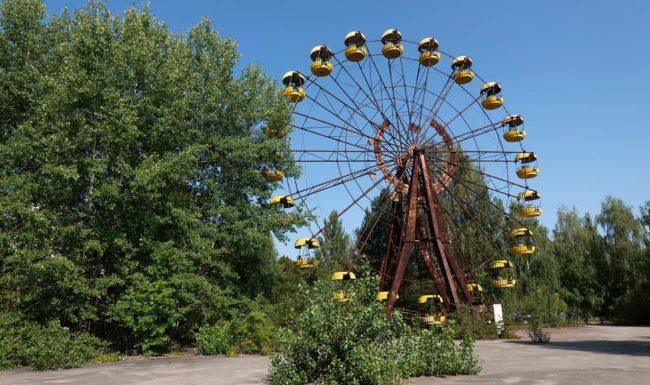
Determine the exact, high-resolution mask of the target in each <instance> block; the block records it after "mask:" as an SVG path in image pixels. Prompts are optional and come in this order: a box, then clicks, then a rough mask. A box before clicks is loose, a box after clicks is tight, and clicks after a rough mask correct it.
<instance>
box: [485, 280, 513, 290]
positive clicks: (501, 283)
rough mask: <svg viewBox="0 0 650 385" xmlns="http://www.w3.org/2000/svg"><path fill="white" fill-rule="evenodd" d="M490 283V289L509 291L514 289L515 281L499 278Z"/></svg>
mask: <svg viewBox="0 0 650 385" xmlns="http://www.w3.org/2000/svg"><path fill="white" fill-rule="evenodd" d="M490 283H491V284H492V287H494V288H496V289H509V288H513V287H515V285H516V284H517V280H516V279H505V278H501V279H493V280H492V281H491V282H490Z"/></svg>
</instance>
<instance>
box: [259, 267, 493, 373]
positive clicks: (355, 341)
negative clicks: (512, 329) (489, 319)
mask: <svg viewBox="0 0 650 385" xmlns="http://www.w3.org/2000/svg"><path fill="white" fill-rule="evenodd" d="M377 285H378V282H377V279H376V277H364V278H360V279H357V280H356V281H351V282H350V283H349V284H348V285H347V290H348V296H349V299H350V300H349V301H347V302H343V303H340V302H338V301H336V300H335V299H334V298H332V291H331V287H330V285H328V284H325V283H323V282H319V283H318V284H317V285H316V287H315V289H312V290H309V291H308V292H306V293H305V295H306V296H307V297H308V298H309V304H308V306H307V308H306V309H305V310H304V311H303V312H302V313H301V314H300V315H299V316H298V317H297V318H296V320H295V322H294V323H293V324H292V325H291V327H290V328H287V329H283V330H282V331H281V333H280V336H279V339H278V350H279V354H278V355H277V356H275V357H273V358H272V359H271V372H270V377H271V380H272V382H273V383H274V384H280V385H300V384H305V383H315V384H341V385H343V384H346V385H347V384H358V385H395V384H399V383H401V379H402V378H406V377H411V376H421V375H447V374H461V373H462V374H469V373H476V372H477V371H479V370H480V365H479V364H478V361H477V358H476V357H475V356H474V353H473V351H472V346H473V342H472V341H471V339H468V340H466V341H465V342H464V343H463V344H461V345H460V346H457V345H456V343H455V342H454V337H455V332H454V330H453V327H452V326H450V327H446V326H445V327H443V328H441V329H440V330H422V331H419V329H417V330H415V329H412V328H411V326H410V325H409V324H407V323H406V322H405V321H404V320H403V319H402V317H401V314H400V313H399V312H396V313H393V316H392V318H391V319H390V320H386V316H385V311H386V309H385V304H384V303H381V302H377V301H376V299H375V298H376V290H377Z"/></svg>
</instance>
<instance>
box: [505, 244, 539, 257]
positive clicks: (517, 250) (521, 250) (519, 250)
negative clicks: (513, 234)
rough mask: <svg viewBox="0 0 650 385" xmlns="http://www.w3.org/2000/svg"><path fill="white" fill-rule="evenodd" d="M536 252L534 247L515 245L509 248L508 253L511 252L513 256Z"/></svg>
mask: <svg viewBox="0 0 650 385" xmlns="http://www.w3.org/2000/svg"><path fill="white" fill-rule="evenodd" d="M536 250H537V248H536V247H535V246H529V245H515V246H512V247H511V248H510V251H512V252H513V253H514V254H517V255H531V254H535V251H536Z"/></svg>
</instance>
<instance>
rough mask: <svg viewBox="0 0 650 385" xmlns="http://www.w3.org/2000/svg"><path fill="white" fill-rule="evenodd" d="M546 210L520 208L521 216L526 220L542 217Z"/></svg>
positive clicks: (531, 207) (530, 207) (528, 207)
mask: <svg viewBox="0 0 650 385" xmlns="http://www.w3.org/2000/svg"><path fill="white" fill-rule="evenodd" d="M543 212H544V210H543V209H542V208H541V207H534V206H522V207H520V208H519V215H521V216H522V217H524V218H534V217H538V216H540V215H542V213H543Z"/></svg>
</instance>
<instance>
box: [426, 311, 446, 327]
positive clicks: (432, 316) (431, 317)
mask: <svg viewBox="0 0 650 385" xmlns="http://www.w3.org/2000/svg"><path fill="white" fill-rule="evenodd" d="M445 319H446V317H445V316H444V315H442V314H440V313H427V314H424V315H423V316H421V317H420V322H422V324H424V325H428V326H432V325H441V324H442V323H444V322H445Z"/></svg>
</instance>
